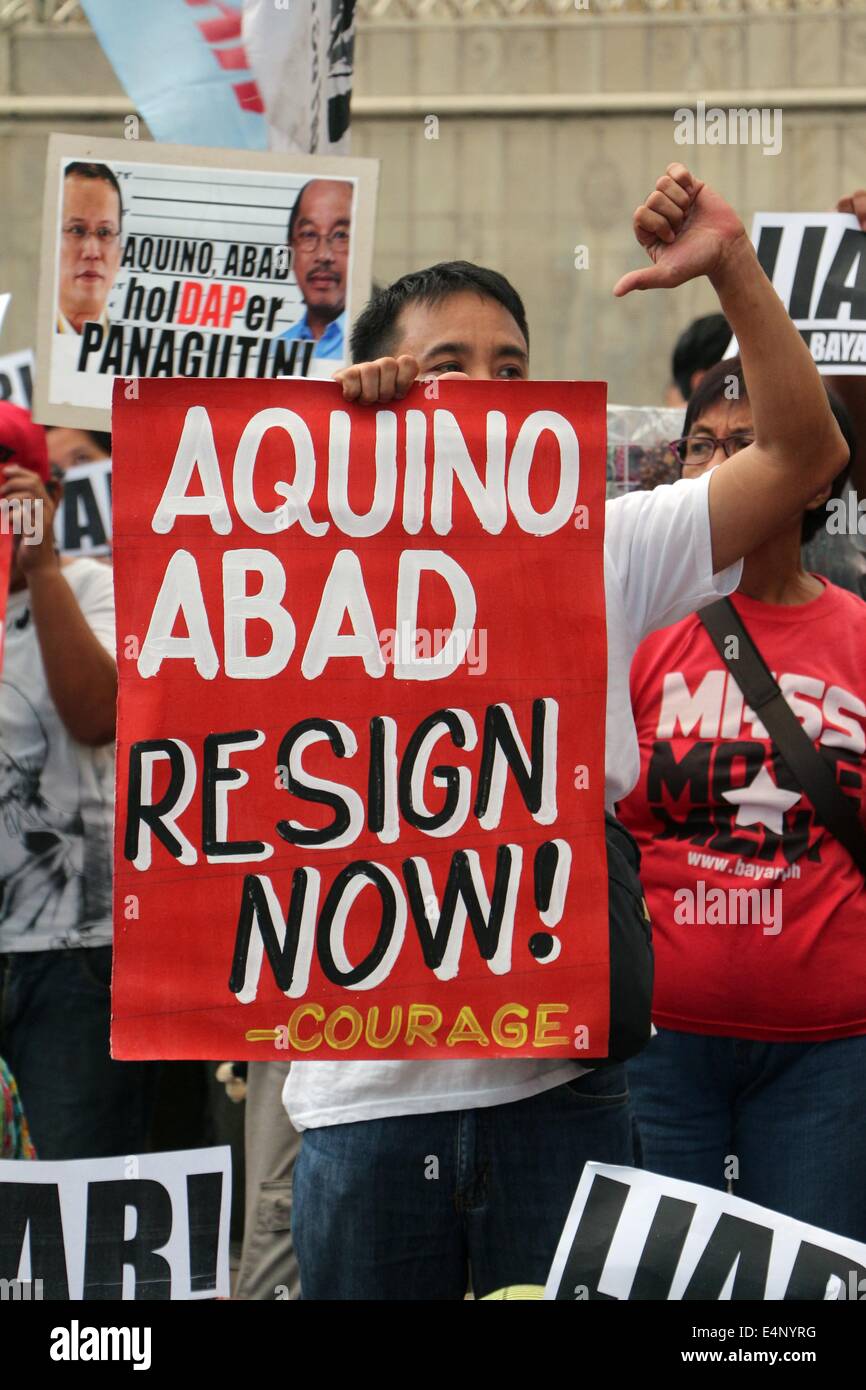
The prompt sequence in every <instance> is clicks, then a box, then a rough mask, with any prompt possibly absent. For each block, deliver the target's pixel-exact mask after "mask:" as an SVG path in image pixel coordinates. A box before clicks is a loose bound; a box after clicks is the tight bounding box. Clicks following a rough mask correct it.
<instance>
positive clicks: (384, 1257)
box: [283, 164, 847, 1299]
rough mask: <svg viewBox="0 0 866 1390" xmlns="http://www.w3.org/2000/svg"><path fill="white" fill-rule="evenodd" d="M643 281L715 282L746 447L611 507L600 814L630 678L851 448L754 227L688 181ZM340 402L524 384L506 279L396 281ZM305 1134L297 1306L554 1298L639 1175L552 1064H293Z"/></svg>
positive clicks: (590, 1092) (653, 237)
mask: <svg viewBox="0 0 866 1390" xmlns="http://www.w3.org/2000/svg"><path fill="white" fill-rule="evenodd" d="M634 226H635V234H636V236H637V240H638V242H639V243H640V245H641V246H642V247H643V248H644V249H645V250H646V251H647V253H648V255H649V258H650V261H651V262H652V264H651V265H650V266H648V267H646V268H644V269H642V270H637V271H632V272H631V273H629V274H627V275H625V276H624V277H623V278H622V279H621V280H620V281H619V283H618V284H617V286H616V287H615V290H614V293H615V294H616V295H619V296H621V295H623V294H627V293H629V292H630V291H631V290H635V289H652V288H665V289H672V288H674V287H675V286H677V285H680V284H683V283H685V282H686V281H688V280H692V279H695V278H696V277H698V276H702V275H706V276H707V278H708V279H709V281H710V283H711V284H712V286H713V287H714V289H715V291H716V293H717V295H718V298H719V302H720V306H721V309H722V310H723V312H724V313H725V315H726V316H727V319H728V321H729V322H730V324H731V327H732V330H733V331H734V332H735V333H736V335H737V339H738V341H739V344H740V349H741V354H742V359H743V364H744V370H745V376H746V380H747V384H748V391H749V398H750V401H751V403H752V407H753V411H754V426H755V442H754V443H753V444H751V445H750V446H749V447H747V448H745V449H743V450H742V451H741V452H739V453H737V454H735V455H734V456H733V457H732V458H730V459H729V460H727V461H726V462H725V463H724V464H723V465H720V466H719V467H717V468H715V469H713V470H711V471H709V472H708V473H707V474H706V475H705V476H704V477H703V478H702V479H701V480H700V481H699V482H697V483H695V482H691V481H688V482H676V483H674V484H672V485H666V486H662V487H659V488H656V489H655V490H654V491H652V492H641V493H632V494H629V495H627V496H625V497H622V498H620V499H618V500H615V501H612V502H609V503H608V504H607V509H606V542H605V588H606V600H607V632H608V691H607V736H606V737H607V746H606V797H605V800H606V804H607V807H608V808H609V809H611V808H612V807H613V806H614V804H615V802H616V801H617V800H619V799H620V798H622V797H623V796H625V795H626V793H627V792H628V791H629V790H630V789H631V788H632V787H633V785H634V783H635V781H636V779H637V776H638V770H639V760H638V745H637V737H636V732H635V725H634V719H633V716H632V712H631V706H630V701H629V689H628V675H629V666H630V663H631V658H632V656H633V654H634V651H635V649H636V647H637V645H638V643H639V642H640V641H641V639H642V638H643V637H645V636H646V635H647V634H648V633H649V632H651V631H653V630H654V629H655V628H659V627H662V626H664V625H666V624H668V623H672V622H675V621H677V620H678V619H679V618H682V617H684V616H685V615H686V614H688V613H690V612H692V611H694V610H696V609H698V608H700V607H701V606H702V605H704V604H706V603H709V602H711V601H713V600H714V599H716V598H718V597H720V596H721V595H725V594H729V593H731V592H732V591H733V590H734V589H735V588H736V587H737V584H738V582H739V579H740V573H741V566H740V563H739V562H740V560H741V557H742V556H743V555H745V554H747V553H748V552H750V551H751V550H752V549H754V548H755V547H756V546H757V545H759V544H760V543H761V542H762V541H763V540H765V539H766V538H767V537H768V536H769V535H770V534H771V533H773V532H774V531H776V530H778V529H779V528H780V527H782V526H786V525H790V524H791V522H792V521H793V519H794V518H795V517H797V516H799V515H800V513H801V512H802V510H803V508H804V507H805V505H806V503H807V502H808V501H809V500H810V499H811V498H812V497H814V495H815V494H816V492H818V491H819V490H820V489H821V487H823V486H824V485H825V484H828V483H829V482H830V481H831V480H832V478H833V477H834V476H835V475H836V473H838V472H839V471H840V469H841V468H842V467H843V466H844V464H845V461H846V458H847V448H846V446H845V444H844V441H843V440H842V437H841V435H840V433H839V431H838V429H837V426H836V423H835V421H834V419H833V416H832V413H831V411H830V408H829V405H828V402H827V397H826V393H825V391H824V389H823V386H822V384H821V381H820V378H819V376H818V373H817V371H816V369H815V366H814V364H813V362H812V359H811V357H810V355H809V352H808V350H807V349H806V347H805V345H804V343H803V342H802V340H801V338H800V336H799V334H798V333H797V331H796V329H795V328H794V326H793V324H792V323H791V320H790V319H789V318H788V316H787V314H786V312H785V310H784V308H783V306H782V304H781V301H780V300H779V298H778V296H777V294H776V293H775V291H774V290H773V288H772V286H771V285H770V283H769V281H768V280H767V279H766V277H765V275H764V273H763V271H762V270H761V268H760V266H759V264H758V261H757V258H756V256H755V253H754V250H753V248H752V246H751V244H750V242H749V240H748V237H747V236H746V233H745V230H744V228H743V224H742V222H741V221H740V219H739V217H737V215H736V213H735V212H734V211H733V210H732V209H731V208H730V207H729V206H728V205H727V204H726V203H725V201H724V200H723V199H722V198H721V197H720V196H719V195H718V194H717V193H715V192H714V191H713V190H712V189H711V188H709V187H708V186H707V185H705V184H703V183H701V181H700V180H698V179H696V178H694V177H693V176H692V175H691V174H690V173H689V171H688V170H687V169H686V168H685V167H684V166H683V165H681V164H673V165H670V166H669V168H668V170H667V172H666V173H665V174H664V175H663V176H662V177H661V178H660V179H659V180H658V181H657V183H656V186H655V188H654V190H653V191H652V193H651V194H650V195H649V196H648V197H647V199H646V201H645V202H644V203H642V204H641V206H640V207H639V208H638V209H637V211H636V213H635V218H634ZM352 355H353V361H354V363H355V364H356V365H354V366H352V367H349V368H346V369H344V370H343V371H341V372H339V373H337V374H336V379H337V380H338V381H340V382H342V385H343V394H344V397H345V399H346V400H349V401H364V402H369V403H371V404H372V403H375V402H387V401H390V400H393V399H400V398H401V397H402V396H403V395H405V393H406V391H407V390H408V389H409V387H410V385H411V384H412V383H413V382H414V381H415V380H416V379H417V378H418V376H419V375H423V376H430V375H433V376H438V377H462V378H471V379H481V380H494V379H497V380H499V379H524V378H526V377H527V376H528V374H529V333H528V328H527V324H526V317H525V313H524V310H523V305H522V303H521V301H520V298H519V296H518V295H517V293H516V291H515V290H514V289H513V287H512V286H511V285H509V283H508V282H507V281H506V280H505V279H504V278H503V277H502V276H500V275H498V274H497V273H496V272H494V271H489V270H483V269H481V268H480V267H477V266H473V265H470V264H468V263H467V262H451V263H447V264H443V265H439V266H434V267H431V268H430V269H428V270H425V271H420V272H418V273H416V274H411V275H407V276H404V277H403V278H402V279H401V280H398V281H397V282H396V284H394V285H392V286H391V287H390V288H389V289H387V290H385V291H383V292H381V293H380V294H379V295H378V296H377V297H376V298H375V299H374V300H373V301H372V302H371V303H370V304H369V305H368V306H367V308H366V309H365V310H364V312H363V314H362V315H361V316H360V318H359V319H358V321H357V324H356V326H355V330H354V333H353V338H352ZM283 1100H284V1105H285V1108H286V1110H287V1112H288V1114H289V1116H290V1118H291V1120H292V1123H293V1124H294V1126H295V1127H296V1128H297V1129H300V1130H302V1131H304V1133H303V1138H302V1144H301V1152H300V1157H299V1159H298V1162H297V1166H296V1171H295V1176H294V1213H293V1233H294V1240H295V1247H296V1251H297V1254H298V1258H299V1262H300V1272H301V1292H302V1297H303V1298H305V1299H317V1298H337V1299H354V1298H360V1299H389V1298H401V1299H407V1298H408V1299H412V1298H420V1299H442V1298H445V1299H447V1298H462V1297H464V1295H465V1292H466V1289H467V1285H468V1284H469V1283H470V1282H471V1287H472V1288H473V1290H474V1292H475V1294H476V1296H479V1297H480V1296H483V1295H485V1294H487V1293H490V1292H491V1291H493V1290H495V1289H498V1288H501V1287H504V1286H506V1285H509V1284H516V1283H530V1284H542V1283H544V1281H545V1278H546V1276H547V1273H548V1270H549V1267H550V1263H551V1260H552V1257H553V1254H554V1250H555V1247H556V1243H557V1240H558V1238H559V1235H560V1233H561V1230H562V1227H563V1224H564V1222H565V1217H566V1214H567V1211H568V1207H569V1205H570V1202H571V1200H572V1197H573V1195H574V1192H575V1189H576V1187H577V1183H578V1179H579V1178H580V1174H581V1170H582V1168H583V1165H584V1163H585V1162H586V1161H587V1160H598V1161H602V1162H607V1163H624V1164H629V1163H632V1162H633V1146H632V1122H631V1112H630V1107H629V1101H628V1088H627V1084H626V1079H625V1073H624V1068H623V1067H622V1066H619V1065H605V1066H603V1067H601V1068H596V1069H594V1070H587V1069H586V1068H583V1067H581V1066H580V1065H579V1064H577V1063H573V1062H566V1063H563V1062H562V1061H546V1062H545V1061H542V1060H536V1059H526V1060H515V1061H508V1060H505V1061H477V1062H476V1061H459V1062H449V1061H429V1062H423V1061H418V1062H415V1061H405V1062H404V1061H398V1062H346V1061H341V1062H325V1061H297V1060H295V1061H293V1063H292V1067H291V1071H290V1073H289V1077H288V1080H287V1083H286V1087H285V1089H284V1093H283Z"/></svg>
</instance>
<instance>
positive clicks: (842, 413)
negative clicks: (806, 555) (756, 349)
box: [683, 357, 857, 544]
mask: <svg viewBox="0 0 866 1390" xmlns="http://www.w3.org/2000/svg"><path fill="white" fill-rule="evenodd" d="M733 383H736V385H734V384H733ZM748 399H749V393H748V391H747V389H746V378H745V376H744V375H743V364H742V361H741V359H740V358H739V357H726V358H725V359H724V361H722V362H718V363H717V364H716V366H715V367H710V368H709V370H708V371H707V373H706V375H705V376H703V377H702V378H701V380H700V381H699V382H698V384H697V386H696V387H695V390H694V395H693V396H692V397H691V400H690V401H689V403H688V405H687V407H686V418H685V422H684V424H683V434H684V435H687V434H688V433H689V431H690V430H691V428H692V426H693V425H694V423H695V421H696V420H699V419H700V417H701V416H702V415H703V414H704V413H705V412H706V411H707V410H709V409H710V408H711V407H712V406H714V405H717V404H718V403H719V401H747V400H748ZM827 399H828V401H829V402H830V409H831V410H832V412H833V415H834V417H835V419H836V424H837V425H838V426H839V429H840V430H841V432H842V437H843V439H844V440H845V443H846V444H847V445H848V459H847V461H846V463H845V467H844V468H843V469H842V470H841V472H839V473H837V474H836V477H835V478H834V479H833V485H832V487H831V489H830V496H829V497H828V499H827V501H826V503H825V505H824V506H823V507H814V508H812V510H810V511H804V512H803V526H802V538H803V543H804V544H805V543H806V541H810V540H811V539H812V537H813V536H815V535H817V533H818V532H819V531H820V530H821V528H822V527H823V526H824V525H825V524H826V522H827V520H828V518H829V517H830V515H831V510H830V503H831V502H832V501H833V499H834V498H836V497H840V496H841V494H842V489H843V488H844V486H845V481H846V479H847V477H848V474H849V472H850V470H851V466H852V464H853V462H854V456H855V454H856V452H857V442H856V441H857V437H856V435H855V433H854V427H853V425H852V424H851V417H850V416H849V414H848V412H847V410H846V409H845V407H844V405H843V404H842V402H841V401H840V400H839V398H838V396H834V394H833V392H832V391H828V392H827Z"/></svg>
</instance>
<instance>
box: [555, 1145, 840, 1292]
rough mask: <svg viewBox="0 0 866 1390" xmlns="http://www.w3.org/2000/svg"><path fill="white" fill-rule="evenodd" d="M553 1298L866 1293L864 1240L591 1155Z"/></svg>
mask: <svg viewBox="0 0 866 1390" xmlns="http://www.w3.org/2000/svg"><path fill="white" fill-rule="evenodd" d="M544 1296H545V1298H547V1299H554V1300H556V1301H565V1302H573V1301H575V1300H581V1299H595V1300H598V1299H604V1300H611V1299H628V1300H633V1299H682V1300H684V1301H690V1300H695V1299H700V1300H702V1301H705V1302H706V1301H716V1300H718V1299H726V1300H727V1299H734V1300H740V1299H753V1300H754V1299H757V1300H765V1299H784V1300H809V1301H815V1300H817V1301H819V1302H820V1301H822V1300H823V1299H824V1298H835V1299H838V1298H854V1299H863V1298H866V1245H861V1244H859V1242H857V1241H854V1240H848V1239H846V1237H845V1236H837V1235H831V1234H830V1232H829V1231H821V1230H818V1228H817V1227H816V1226H807V1225H806V1224H805V1223H804V1222H802V1221H794V1220H793V1219H792V1218H791V1217H789V1216H780V1215H779V1213H778V1212H775V1211H769V1210H768V1209H767V1208H766V1207H759V1206H756V1205H755V1204H754V1203H753V1202H744V1201H743V1200H742V1198H740V1197H731V1196H729V1195H728V1193H727V1192H721V1191H716V1190H714V1189H712V1188H709V1187H701V1186H699V1184H698V1183H692V1182H680V1181H678V1180H677V1179H676V1178H662V1177H659V1176H658V1174H656V1173H643V1172H639V1171H638V1170H637V1169H636V1168H616V1167H612V1166H608V1165H605V1164H601V1163H587V1165H586V1167H585V1168H584V1170H583V1174H582V1176H581V1179H580V1184H579V1186H578V1189H577V1193H576V1195H575V1198H574V1201H573V1203H572V1206H571V1211H570V1212H569V1214H568V1220H567V1221H566V1223H565V1230H564V1231H563V1233H562V1237H561V1239H560V1242H559V1245H558V1247H557V1251H556V1255H555V1256H554V1260H553V1265H552V1266H551V1270H550V1274H549V1276H548V1280H547V1287H546V1288H545V1291H544Z"/></svg>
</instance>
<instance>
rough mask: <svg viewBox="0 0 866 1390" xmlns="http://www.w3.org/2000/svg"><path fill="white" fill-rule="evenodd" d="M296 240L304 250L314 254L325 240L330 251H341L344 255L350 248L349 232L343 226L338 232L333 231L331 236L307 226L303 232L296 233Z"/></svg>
mask: <svg viewBox="0 0 866 1390" xmlns="http://www.w3.org/2000/svg"><path fill="white" fill-rule="evenodd" d="M295 241H296V242H297V244H298V246H299V247H300V249H301V250H302V251H306V252H307V253H308V254H309V255H313V254H314V253H315V252H316V251H318V249H319V246H320V245H321V243H322V242H323V241H324V242H325V244H326V246H327V248H328V250H329V251H340V252H342V253H343V254H344V255H345V253H346V252H347V251H348V250H349V233H348V232H347V231H345V230H343V229H342V228H341V229H339V230H337V231H336V232H331V233H330V235H329V236H326V237H322V236H319V234H318V232H314V231H312V229H311V228H309V227H307V228H305V229H304V231H302V232H296V233H295Z"/></svg>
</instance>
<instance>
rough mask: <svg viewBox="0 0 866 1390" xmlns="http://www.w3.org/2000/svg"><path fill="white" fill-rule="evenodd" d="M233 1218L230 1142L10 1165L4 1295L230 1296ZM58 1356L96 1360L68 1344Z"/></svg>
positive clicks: (1, 1225)
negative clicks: (74, 1351)
mask: <svg viewBox="0 0 866 1390" xmlns="http://www.w3.org/2000/svg"><path fill="white" fill-rule="evenodd" d="M230 1213H231V1150H230V1149H229V1148H228V1147H227V1146H226V1147H224V1148H212V1149H181V1150H178V1151H176V1152H174V1153H157V1154H129V1155H127V1156H126V1157H119V1158H88V1159H81V1160H75V1161H67V1162H44V1163H43V1162H39V1161H33V1162H27V1163H23V1162H21V1160H20V1159H17V1160H12V1159H4V1160H2V1161H0V1289H2V1291H3V1292H2V1297H3V1298H11V1299H16V1300H28V1301H31V1302H36V1301H41V1300H50V1299H53V1300H57V1301H60V1302H64V1303H66V1302H69V1301H70V1300H73V1301H74V1300H78V1299H84V1300H99V1301H104V1300H106V1299H110V1300H117V1299H139V1300H154V1299H157V1300H162V1299H205V1298H207V1299H213V1298H216V1297H221V1298H227V1297H228V1296H229V1218H230ZM66 1330H67V1331H68V1330H69V1329H66ZM127 1330H128V1329H127ZM67 1349H68V1344H67ZM50 1354H51V1357H52V1359H53V1360H55V1361H64V1360H78V1359H80V1360H83V1361H86V1360H90V1359H98V1358H94V1357H89V1356H88V1355H86V1354H80V1355H79V1356H78V1357H75V1356H70V1355H64V1354H63V1352H62V1343H58V1350H57V1354H56V1355H55V1352H54V1351H53V1350H52V1351H51V1353H50ZM127 1359H129V1358H127Z"/></svg>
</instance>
